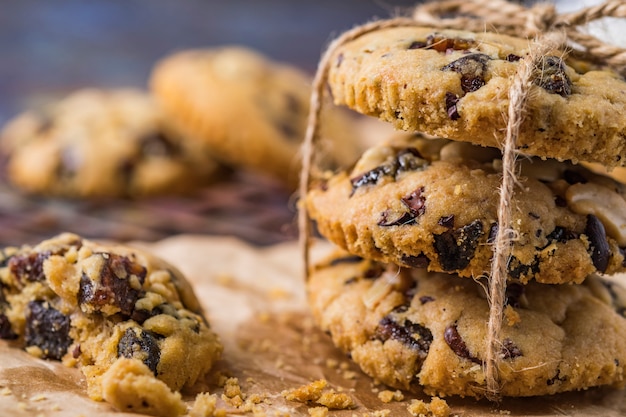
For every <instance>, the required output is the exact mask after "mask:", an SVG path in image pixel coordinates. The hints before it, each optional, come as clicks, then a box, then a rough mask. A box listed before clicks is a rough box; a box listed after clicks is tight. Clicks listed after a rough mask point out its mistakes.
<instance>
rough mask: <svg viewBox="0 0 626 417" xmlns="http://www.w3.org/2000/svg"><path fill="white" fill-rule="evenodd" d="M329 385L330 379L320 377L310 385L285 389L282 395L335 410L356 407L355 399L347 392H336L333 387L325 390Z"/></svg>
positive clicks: (288, 398)
mask: <svg viewBox="0 0 626 417" xmlns="http://www.w3.org/2000/svg"><path fill="white" fill-rule="evenodd" d="M327 385H328V381H326V380H324V379H319V380H317V381H313V382H311V383H310V384H308V385H303V386H301V387H298V388H294V389H292V390H285V391H283V392H282V393H281V395H282V396H283V397H285V399H287V400H289V401H298V402H302V403H306V402H312V403H316V404H319V405H323V406H326V407H327V408H331V409H335V410H344V409H348V408H354V407H355V404H354V400H353V399H352V397H350V396H349V395H348V394H346V393H342V392H336V391H335V390H332V389H331V390H328V391H325V392H324V389H325V388H326V386H327Z"/></svg>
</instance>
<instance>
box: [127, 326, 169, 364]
mask: <svg viewBox="0 0 626 417" xmlns="http://www.w3.org/2000/svg"><path fill="white" fill-rule="evenodd" d="M117 356H118V357H121V356H123V357H125V358H129V359H132V358H136V359H139V360H141V361H142V362H143V363H144V364H146V366H147V367H148V368H150V370H151V371H152V372H154V375H156V374H157V366H158V365H159V360H160V359H161V349H160V348H159V344H158V340H157V338H156V337H155V336H154V335H152V334H150V333H149V332H146V331H144V330H142V329H139V328H129V329H126V331H125V332H124V335H123V336H122V337H121V338H120V341H119V342H118V344H117Z"/></svg>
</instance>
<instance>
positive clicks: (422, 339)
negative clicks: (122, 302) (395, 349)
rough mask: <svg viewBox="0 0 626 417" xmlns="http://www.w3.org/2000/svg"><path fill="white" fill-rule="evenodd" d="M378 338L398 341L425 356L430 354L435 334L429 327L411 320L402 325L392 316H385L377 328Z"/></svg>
mask: <svg viewBox="0 0 626 417" xmlns="http://www.w3.org/2000/svg"><path fill="white" fill-rule="evenodd" d="M376 336H377V338H378V339H379V340H382V341H386V340H389V339H394V340H398V341H400V342H402V343H403V344H404V345H406V346H407V347H409V348H411V349H413V350H416V351H418V352H420V353H421V354H422V355H423V356H425V355H426V354H427V353H428V350H429V349H430V344H431V343H432V341H433V334H432V332H431V331H430V330H429V329H428V328H427V327H425V326H422V325H421V324H418V323H413V322H411V321H409V320H404V322H403V323H402V324H400V323H398V322H396V321H395V320H394V319H393V318H392V317H390V316H385V317H383V318H382V319H381V320H380V322H379V323H378V327H377V328H376Z"/></svg>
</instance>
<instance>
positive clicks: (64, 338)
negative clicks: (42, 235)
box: [0, 233, 222, 416]
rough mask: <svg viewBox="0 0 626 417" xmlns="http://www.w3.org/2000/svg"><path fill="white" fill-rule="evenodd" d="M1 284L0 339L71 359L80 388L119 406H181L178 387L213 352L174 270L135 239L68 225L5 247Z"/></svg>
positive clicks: (174, 409)
mask: <svg viewBox="0 0 626 417" xmlns="http://www.w3.org/2000/svg"><path fill="white" fill-rule="evenodd" d="M0 290H1V291H0V325H1V327H0V330H1V332H0V337H1V338H3V339H9V340H13V341H14V343H16V344H17V345H19V346H22V347H24V348H25V349H26V350H27V351H28V352H29V353H31V354H33V355H35V356H38V357H41V358H44V359H53V360H60V361H62V362H63V363H64V364H65V365H67V366H76V367H78V368H80V369H81V371H82V372H83V373H84V374H85V376H86V378H87V389H88V394H89V396H90V397H91V398H92V399H94V400H106V401H109V402H111V404H112V405H114V406H115V407H116V408H118V409H120V410H122V411H131V412H149V413H152V414H155V415H160V416H172V415H178V414H181V413H183V412H184V411H185V406H184V404H183V403H182V400H181V399H180V394H179V393H178V391H180V390H181V389H182V388H184V387H189V386H192V385H193V384H194V383H195V382H196V381H198V380H200V379H201V378H203V377H205V375H207V373H208V372H209V371H210V369H211V367H212V366H213V364H214V363H215V361H216V360H217V359H218V358H219V357H220V355H221V352H222V345H221V344H220V342H219V339H218V337H217V335H216V334H215V333H214V332H213V331H212V330H211V328H210V326H209V324H208V322H207V320H206V319H205V318H204V316H203V315H202V311H201V309H200V304H199V302H198V300H197V299H196V297H195V295H194V293H193V291H192V288H191V286H190V285H189V283H188V282H187V281H186V280H185V278H184V277H183V276H182V275H181V273H180V272H179V271H178V270H177V269H176V268H174V267H173V266H172V265H169V264H168V263H166V262H165V261H163V260H161V259H158V258H156V257H153V256H151V255H150V254H148V253H145V252H143V251H140V250H137V249H134V248H130V247H126V246H118V245H105V244H99V243H96V242H92V241H89V240H87V239H83V238H81V237H80V236H77V235H74V234H71V233H65V234H61V235H59V236H56V237H54V238H51V239H49V240H46V241H43V242H41V243H39V244H38V245H36V246H23V247H20V248H7V249H5V250H3V251H2V262H1V264H0ZM153 388H154V389H155V390H156V391H154V390H153ZM157 392H158V393H160V394H158V395H157V394H156V393H157Z"/></svg>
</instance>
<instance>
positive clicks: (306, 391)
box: [281, 379, 328, 403]
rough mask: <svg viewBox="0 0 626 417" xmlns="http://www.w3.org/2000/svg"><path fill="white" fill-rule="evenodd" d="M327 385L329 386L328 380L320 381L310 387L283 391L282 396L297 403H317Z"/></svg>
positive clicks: (304, 386)
mask: <svg viewBox="0 0 626 417" xmlns="http://www.w3.org/2000/svg"><path fill="white" fill-rule="evenodd" d="M326 385H328V382H327V381H326V380H324V379H319V380H317V381H313V382H311V383H310V384H308V385H303V386H301V387H298V388H294V389H291V390H286V391H283V392H282V393H281V395H282V396H283V397H285V399H286V400H289V401H297V402H301V403H304V402H307V401H317V400H318V399H319V398H320V397H321V396H322V390H323V389H324V388H326Z"/></svg>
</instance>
